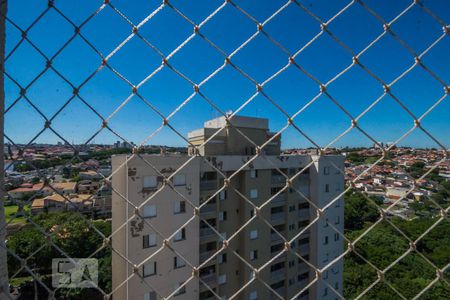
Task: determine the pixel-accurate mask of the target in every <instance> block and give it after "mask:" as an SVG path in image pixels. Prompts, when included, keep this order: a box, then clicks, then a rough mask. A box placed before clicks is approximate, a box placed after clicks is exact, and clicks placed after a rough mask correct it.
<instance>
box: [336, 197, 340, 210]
mask: <svg viewBox="0 0 450 300" xmlns="http://www.w3.org/2000/svg"><path fill="white" fill-rule="evenodd" d="M335 207H336V208H338V207H341V199H337V200H336V205H335Z"/></svg>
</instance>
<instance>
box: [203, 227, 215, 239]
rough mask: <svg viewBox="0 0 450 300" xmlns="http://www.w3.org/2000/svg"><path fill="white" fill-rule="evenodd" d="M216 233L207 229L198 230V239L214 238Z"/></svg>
mask: <svg viewBox="0 0 450 300" xmlns="http://www.w3.org/2000/svg"><path fill="white" fill-rule="evenodd" d="M215 234H216V233H215V232H214V230H212V229H211V228H209V227H206V228H200V237H201V238H206V237H210V236H214V235H215Z"/></svg>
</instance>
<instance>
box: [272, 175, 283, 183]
mask: <svg viewBox="0 0 450 300" xmlns="http://www.w3.org/2000/svg"><path fill="white" fill-rule="evenodd" d="M270 182H271V183H272V184H286V177H284V176H283V175H281V174H277V175H272V177H271V178H270Z"/></svg>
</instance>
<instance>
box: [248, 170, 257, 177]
mask: <svg viewBox="0 0 450 300" xmlns="http://www.w3.org/2000/svg"><path fill="white" fill-rule="evenodd" d="M250 177H251V178H258V170H255V169H251V170H250Z"/></svg>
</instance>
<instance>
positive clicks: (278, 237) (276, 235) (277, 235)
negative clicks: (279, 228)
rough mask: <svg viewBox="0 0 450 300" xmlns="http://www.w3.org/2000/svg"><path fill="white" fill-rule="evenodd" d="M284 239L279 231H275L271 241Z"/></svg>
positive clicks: (271, 235)
mask: <svg viewBox="0 0 450 300" xmlns="http://www.w3.org/2000/svg"><path fill="white" fill-rule="evenodd" d="M280 233H281V232H280ZM282 239H283V238H282V237H281V236H280V235H279V234H278V233H275V232H273V233H271V234H270V241H271V242H276V241H281V240H282Z"/></svg>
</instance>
